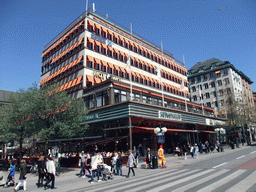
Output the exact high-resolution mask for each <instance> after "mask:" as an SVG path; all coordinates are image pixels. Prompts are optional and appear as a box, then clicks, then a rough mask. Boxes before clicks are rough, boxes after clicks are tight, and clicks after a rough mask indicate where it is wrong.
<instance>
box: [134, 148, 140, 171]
mask: <svg viewBox="0 0 256 192" xmlns="http://www.w3.org/2000/svg"><path fill="white" fill-rule="evenodd" d="M132 154H133V156H134V158H135V165H134V167H135V168H137V165H138V164H139V156H138V153H137V151H136V149H134V150H133V153H132Z"/></svg>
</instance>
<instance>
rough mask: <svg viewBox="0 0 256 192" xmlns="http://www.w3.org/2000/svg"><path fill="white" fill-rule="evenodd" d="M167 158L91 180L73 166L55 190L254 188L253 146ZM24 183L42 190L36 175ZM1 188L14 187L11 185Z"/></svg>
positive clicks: (251, 191) (231, 191) (230, 191)
mask: <svg viewBox="0 0 256 192" xmlns="http://www.w3.org/2000/svg"><path fill="white" fill-rule="evenodd" d="M166 160H167V166H168V167H167V168H166V169H141V168H137V169H135V172H136V176H135V177H132V176H131V177H130V178H126V177H125V176H126V174H127V168H126V167H123V174H124V176H115V177H114V180H108V181H102V182H95V183H93V184H90V183H88V180H89V178H79V177H78V176H77V175H76V174H78V173H79V171H80V170H78V169H73V170H70V171H67V172H65V173H63V174H61V175H60V176H58V177H56V187H57V189H55V191H62V192H64V191H78V192H83V191H102V192H103V191H109V192H110V191H120V192H121V191H126V192H127V191H152V192H153V191H154V192H155V191H177V192H181V191H188V192H193V191H200V192H204V191H205V192H206V191H207V192H209V191H215V192H217V191H219V192H223V191H228V192H236V191H237V192H238V191H239V192H242V191H248V192H255V191H256V180H255V176H256V146H241V148H237V149H235V150H231V149H229V148H228V149H225V152H224V153H221V152H220V153H218V152H214V153H210V154H203V155H200V156H199V159H192V158H191V157H190V156H189V157H188V159H187V160H184V158H183V157H174V156H167V157H166ZM141 164H143V162H141ZM18 175H19V173H18V174H17V175H16V181H17V178H18ZM27 183H28V184H27V187H28V189H29V191H44V189H43V188H37V187H36V183H37V176H35V175H32V174H29V175H28V179H27ZM48 190H49V191H54V190H51V189H48ZM48 190H47V191H48ZM1 191H13V187H9V188H1Z"/></svg>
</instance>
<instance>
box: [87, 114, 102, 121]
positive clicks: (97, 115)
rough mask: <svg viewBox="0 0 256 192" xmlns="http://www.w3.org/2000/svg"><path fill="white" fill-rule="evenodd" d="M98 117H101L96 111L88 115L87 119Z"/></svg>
mask: <svg viewBox="0 0 256 192" xmlns="http://www.w3.org/2000/svg"><path fill="white" fill-rule="evenodd" d="M98 118H99V114H98V113H95V114H91V115H87V117H86V118H85V120H92V119H98Z"/></svg>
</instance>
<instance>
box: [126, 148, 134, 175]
mask: <svg viewBox="0 0 256 192" xmlns="http://www.w3.org/2000/svg"><path fill="white" fill-rule="evenodd" d="M128 155H129V156H128V162H127V167H128V168H129V171H128V174H127V178H129V175H130V171H131V170H132V173H133V176H135V172H134V169H133V168H134V163H135V158H134V156H133V154H132V150H131V149H129V150H128Z"/></svg>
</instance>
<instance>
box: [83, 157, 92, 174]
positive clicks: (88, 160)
mask: <svg viewBox="0 0 256 192" xmlns="http://www.w3.org/2000/svg"><path fill="white" fill-rule="evenodd" d="M91 168H92V167H91V156H90V154H89V153H88V154H87V155H86V159H85V173H84V176H83V178H85V177H86V175H87V172H88V173H89V176H90V175H91V171H90V169H91Z"/></svg>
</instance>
